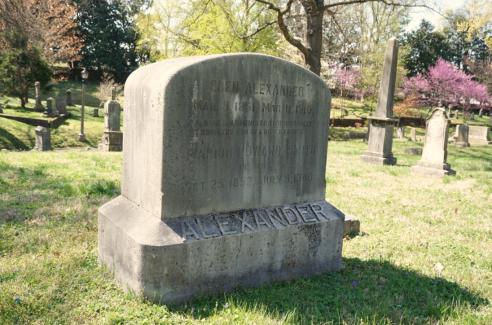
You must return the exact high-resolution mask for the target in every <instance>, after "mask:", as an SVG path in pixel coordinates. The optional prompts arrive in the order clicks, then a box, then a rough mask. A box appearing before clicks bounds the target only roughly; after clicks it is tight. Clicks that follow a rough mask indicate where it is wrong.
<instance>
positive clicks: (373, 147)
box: [361, 38, 398, 165]
mask: <svg viewBox="0 0 492 325" xmlns="http://www.w3.org/2000/svg"><path fill="white" fill-rule="evenodd" d="M397 63H398V41H397V40H396V39H395V38H392V39H390V40H389V42H388V47H387V48H386V53H385V58H384V68H383V76H382V80H381V85H380V87H379V96H378V106H377V108H376V113H375V115H374V116H371V117H369V118H368V119H369V140H368V149H367V152H366V153H364V154H363V155H362V156H361V158H362V160H363V161H366V162H369V163H373V164H381V165H394V164H396V158H395V157H394V156H393V153H392V147H393V128H394V126H395V125H396V124H397V123H398V120H397V119H394V118H393V97H394V94H395V82H396V67H397Z"/></svg>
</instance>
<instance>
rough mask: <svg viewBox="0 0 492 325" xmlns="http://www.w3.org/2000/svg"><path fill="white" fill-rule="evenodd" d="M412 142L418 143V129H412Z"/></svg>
mask: <svg viewBox="0 0 492 325" xmlns="http://www.w3.org/2000/svg"><path fill="white" fill-rule="evenodd" d="M410 141H412V142H417V129H415V128H410Z"/></svg>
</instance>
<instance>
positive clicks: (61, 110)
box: [56, 97, 67, 115]
mask: <svg viewBox="0 0 492 325" xmlns="http://www.w3.org/2000/svg"><path fill="white" fill-rule="evenodd" d="M56 110H57V111H58V114H61V115H64V114H67V104H66V98H62V97H58V98H57V99H56Z"/></svg>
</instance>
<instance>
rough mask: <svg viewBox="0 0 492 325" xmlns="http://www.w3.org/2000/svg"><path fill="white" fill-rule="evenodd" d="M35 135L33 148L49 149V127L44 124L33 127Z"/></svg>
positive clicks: (39, 149)
mask: <svg viewBox="0 0 492 325" xmlns="http://www.w3.org/2000/svg"><path fill="white" fill-rule="evenodd" d="M34 133H35V135H36V143H35V146H34V149H35V150H38V151H48V150H51V132H50V129H49V128H45V127H44V126H37V127H36V128H35V129H34Z"/></svg>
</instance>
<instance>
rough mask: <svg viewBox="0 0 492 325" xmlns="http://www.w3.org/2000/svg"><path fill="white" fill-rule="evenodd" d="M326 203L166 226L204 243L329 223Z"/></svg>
mask: <svg viewBox="0 0 492 325" xmlns="http://www.w3.org/2000/svg"><path fill="white" fill-rule="evenodd" d="M328 209H329V206H328V204H327V203H326V202H316V203H306V204H299V205H289V206H280V207H274V208H264V209H250V210H240V211H234V212H228V213H220V214H209V215H205V216H196V217H181V218H176V219H172V220H169V221H167V222H166V223H167V224H168V225H169V227H171V228H172V229H173V230H174V231H175V232H176V233H177V234H178V235H180V236H181V237H183V239H185V240H202V239H209V238H214V237H220V236H228V235H235V234H243V233H248V232H256V231H261V230H268V229H282V228H285V227H288V226H291V225H303V224H312V223H318V222H323V221H330V220H332V219H333V217H329V216H330V215H332V214H330V213H329V211H328Z"/></svg>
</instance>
